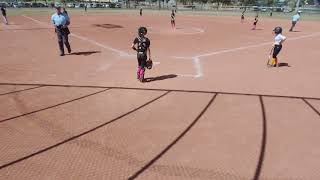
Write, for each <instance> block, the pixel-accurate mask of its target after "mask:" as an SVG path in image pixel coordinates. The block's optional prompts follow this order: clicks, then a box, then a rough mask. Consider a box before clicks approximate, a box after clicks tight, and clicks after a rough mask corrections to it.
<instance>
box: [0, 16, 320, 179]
mask: <svg viewBox="0 0 320 180" xmlns="http://www.w3.org/2000/svg"><path fill="white" fill-rule="evenodd" d="M168 15H169V14H168ZM71 19H72V25H71V27H70V29H71V31H72V33H73V34H72V35H71V36H70V41H71V45H72V49H73V52H74V53H73V54H71V55H66V56H64V57H60V56H59V53H58V44H57V42H56V37H55V34H54V32H53V29H52V27H51V25H50V24H49V15H48V16H15V17H11V19H10V21H11V22H13V24H12V25H9V26H1V29H0V37H1V42H2V43H1V45H0V49H1V51H0V55H1V61H0V68H1V70H0V102H1V103H0V109H1V110H0V142H1V149H0V150H1V153H0V179H166V180H168V179H172V180H173V179H174V180H176V179H181V180H182V179H208V180H209V179H210V180H212V179H219V180H220V179H228V180H229V179H255V180H257V179H266V180H269V179H314V180H316V179H320V171H319V170H318V169H319V168H318V167H319V166H320V161H319V159H320V143H319V138H320V133H319V131H318V129H319V128H320V112H319V111H320V93H319V92H320V86H319V82H320V72H319V70H318V67H319V66H320V61H319V58H318V57H319V56H320V51H319V50H318V48H317V45H318V44H319V42H320V33H319V30H318V29H319V28H320V25H319V23H317V22H312V21H301V22H299V23H298V24H297V27H296V30H297V32H292V33H289V32H288V31H287V30H288V28H289V26H290V22H289V21H285V20H277V19H270V18H266V19H260V21H259V23H258V27H257V28H258V30H255V31H252V30H251V24H252V19H247V20H246V22H244V23H241V22H240V16H239V18H238V17H214V16H187V15H183V16H182V15H179V14H178V16H177V29H171V28H170V16H165V15H158V14H146V15H144V16H143V17H140V16H138V14H137V15H133V14H117V13H115V14H97V15H71ZM142 25H143V26H147V27H148V29H149V34H148V36H149V37H150V39H151V47H152V57H153V60H154V62H155V66H154V68H153V69H152V70H149V71H147V74H146V77H148V78H149V79H148V82H145V83H140V82H138V81H137V80H136V79H135V70H136V63H137V62H136V59H135V54H134V52H133V51H132V50H131V49H130V46H131V43H132V41H133V39H134V37H135V36H136V34H137V32H136V31H137V28H138V27H139V26H142ZM279 25H280V26H282V27H283V28H284V35H285V36H287V37H288V41H287V42H285V44H284V47H283V50H282V52H281V53H280V56H279V58H280V62H281V63H282V65H283V66H282V67H279V68H267V67H266V61H267V57H268V52H269V50H270V48H271V45H272V39H273V35H272V29H273V28H274V27H275V26H279Z"/></svg>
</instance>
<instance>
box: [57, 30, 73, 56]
mask: <svg viewBox="0 0 320 180" xmlns="http://www.w3.org/2000/svg"><path fill="white" fill-rule="evenodd" d="M68 31H69V30H68V29H67V28H64V29H58V28H56V33H57V37H58V44H59V49H60V54H64V46H63V44H65V45H66V48H67V49H68V52H69V53H70V52H71V47H70V44H69V38H68V35H69V33H68Z"/></svg>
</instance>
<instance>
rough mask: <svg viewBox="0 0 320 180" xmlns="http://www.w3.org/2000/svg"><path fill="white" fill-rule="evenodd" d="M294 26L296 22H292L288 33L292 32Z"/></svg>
mask: <svg viewBox="0 0 320 180" xmlns="http://www.w3.org/2000/svg"><path fill="white" fill-rule="evenodd" d="M296 24H297V22H296V21H292V26H291V28H290V30H289V31H293V28H294V27H295V26H296Z"/></svg>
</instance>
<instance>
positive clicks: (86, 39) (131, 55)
mask: <svg viewBox="0 0 320 180" xmlns="http://www.w3.org/2000/svg"><path fill="white" fill-rule="evenodd" d="M23 17H25V18H28V19H30V20H32V21H35V22H37V23H39V24H42V25H44V26H46V27H52V26H49V25H48V24H47V23H44V22H41V21H39V20H36V19H33V18H31V17H28V16H25V15H23ZM70 35H71V36H73V37H75V38H78V39H80V40H83V41H88V42H90V43H92V44H94V45H96V46H99V47H102V48H104V49H107V50H109V51H112V52H115V53H118V54H119V56H121V57H136V55H134V54H128V53H126V52H124V51H121V50H118V49H115V48H113V47H111V46H107V45H104V44H101V43H99V42H96V41H94V40H92V39H89V38H86V37H84V36H81V35H78V34H74V33H71V34H70ZM153 64H154V65H155V66H157V65H159V64H160V62H153ZM109 66H110V65H109ZM98 71H100V70H98Z"/></svg>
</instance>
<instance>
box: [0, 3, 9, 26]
mask: <svg viewBox="0 0 320 180" xmlns="http://www.w3.org/2000/svg"><path fill="white" fill-rule="evenodd" d="M1 14H2V16H3V21H4V23H5V24H6V25H8V19H7V9H6V7H5V6H4V5H2V6H1Z"/></svg>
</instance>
